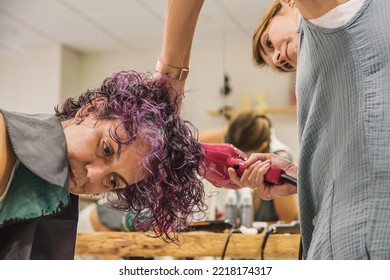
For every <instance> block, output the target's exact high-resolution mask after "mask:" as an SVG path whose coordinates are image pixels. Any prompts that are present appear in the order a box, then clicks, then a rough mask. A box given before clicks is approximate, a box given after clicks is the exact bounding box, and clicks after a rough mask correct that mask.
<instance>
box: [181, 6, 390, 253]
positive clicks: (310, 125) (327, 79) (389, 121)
mask: <svg viewBox="0 0 390 280" xmlns="http://www.w3.org/2000/svg"><path fill="white" fill-rule="evenodd" d="M183 2H184V1H183ZM185 2H186V3H187V2H191V3H192V2H194V1H185ZM199 2H202V1H199ZM389 11H390V3H389V1H388V0H350V1H347V0H328V1H322V0H311V1H310V0H305V1H303V0H301V1H299V0H296V1H295V2H294V1H292V0H276V1H274V3H273V4H272V5H271V6H270V8H269V9H268V11H267V12H266V14H265V15H264V17H263V19H262V20H261V22H260V24H259V27H258V29H257V30H256V32H255V35H254V37H253V52H254V57H255V60H256V62H257V63H258V64H259V65H267V66H269V67H271V68H273V69H277V70H278V71H282V72H291V71H297V73H296V75H297V81H296V82H297V88H296V93H297V101H298V102H297V104H298V123H299V139H300V147H301V151H300V155H299V174H298V167H297V166H296V165H294V164H292V163H291V162H289V161H286V160H284V159H283V158H281V157H277V156H276V155H273V154H252V155H251V157H250V158H249V160H248V162H247V163H246V165H247V170H246V171H245V172H244V174H243V176H242V177H241V178H238V177H237V176H236V173H235V172H234V170H233V169H231V170H229V172H230V175H231V179H232V180H233V181H234V182H235V183H237V184H241V185H243V186H244V185H248V184H249V185H252V186H254V187H257V191H258V192H259V193H260V195H261V197H262V198H263V199H273V198H276V197H281V196H288V195H292V194H295V193H296V192H297V191H298V199H299V207H300V211H299V213H300V221H301V232H302V242H303V257H304V258H305V259H390V209H389V207H388V205H389V203H390V187H389V186H390V172H389V170H390V149H389V148H388V147H389V143H388V139H390V110H389V109H388V108H389V107H390V95H389V92H390V79H389V78H388V73H390V33H389V32H388V26H390V17H389V16H388V15H389ZM197 13H198V9H195V10H194V14H197ZM176 36H179V37H180V36H181V34H176ZM271 165H272V166H278V167H280V168H282V169H283V170H285V171H286V173H287V174H289V175H291V176H294V177H298V188H297V189H296V188H295V186H292V185H290V184H287V183H284V184H281V185H272V186H271V185H268V184H264V181H263V174H264V172H265V171H267V170H268V168H269V167H270V166H271Z"/></svg>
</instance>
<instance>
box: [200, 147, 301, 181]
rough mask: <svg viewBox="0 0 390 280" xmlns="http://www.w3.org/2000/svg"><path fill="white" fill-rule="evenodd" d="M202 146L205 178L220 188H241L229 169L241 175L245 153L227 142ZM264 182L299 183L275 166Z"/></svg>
mask: <svg viewBox="0 0 390 280" xmlns="http://www.w3.org/2000/svg"><path fill="white" fill-rule="evenodd" d="M202 147H203V149H204V150H205V158H204V164H205V168H206V170H205V172H204V177H205V179H206V180H207V181H209V182H210V183H212V184H213V185H214V186H216V187H219V188H225V189H239V188H240V187H239V186H237V185H236V184H235V183H233V182H232V181H231V180H230V177H229V173H228V171H227V170H228V168H229V167H232V168H234V169H235V170H236V173H237V175H238V176H241V175H242V173H244V171H245V166H244V161H245V160H246V159H247V158H246V155H245V153H244V152H243V151H241V150H239V149H237V148H236V147H234V146H233V145H231V144H225V143H223V144H220V143H218V144H215V143H213V144H206V143H202ZM264 182H266V183H269V184H276V185H280V184H282V183H283V182H287V183H290V184H292V185H295V186H296V185H297V182H296V179H295V178H293V177H291V176H289V175H287V174H286V173H285V171H284V170H282V169H280V168H278V167H275V166H271V167H270V169H269V170H268V171H267V173H266V174H265V175H264Z"/></svg>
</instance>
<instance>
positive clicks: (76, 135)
mask: <svg viewBox="0 0 390 280" xmlns="http://www.w3.org/2000/svg"><path fill="white" fill-rule="evenodd" d="M118 124H119V120H113V119H111V120H104V119H103V120H99V121H96V119H95V118H94V117H93V116H92V115H88V116H87V117H86V118H84V120H83V121H82V122H81V123H80V124H78V125H77V124H76V123H75V122H74V121H73V122H72V121H71V122H69V124H68V125H66V126H65V127H64V133H65V137H66V142H67V149H68V160H69V169H70V170H69V191H70V192H72V193H75V194H96V193H104V192H108V191H112V190H114V189H118V188H125V187H126V186H128V185H131V184H134V183H136V182H139V181H141V180H143V179H145V176H146V173H145V171H144V170H143V168H142V164H141V161H142V158H143V156H144V155H146V153H147V151H148V150H147V148H146V147H145V145H144V143H142V140H141V139H139V138H138V139H137V140H136V141H135V142H134V143H132V144H129V145H121V144H118V143H116V142H115V141H114V140H113V139H112V138H111V136H110V131H115V129H116V127H117V126H118ZM116 132H117V134H118V135H119V136H120V137H121V139H125V138H126V133H125V130H124V127H123V125H120V126H119V127H118V129H117V130H116Z"/></svg>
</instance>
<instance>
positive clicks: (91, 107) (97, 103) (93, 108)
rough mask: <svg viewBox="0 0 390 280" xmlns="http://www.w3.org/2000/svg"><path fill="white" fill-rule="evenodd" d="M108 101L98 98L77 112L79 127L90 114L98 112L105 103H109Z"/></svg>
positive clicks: (76, 117) (104, 98)
mask: <svg viewBox="0 0 390 280" xmlns="http://www.w3.org/2000/svg"><path fill="white" fill-rule="evenodd" d="M107 101H108V99H107V98H106V97H98V98H95V99H94V100H92V101H91V102H89V103H87V104H85V105H84V106H83V107H81V108H80V109H79V110H78V111H77V113H76V115H75V120H76V124H77V125H79V124H80V123H81V122H82V121H83V120H84V118H86V117H88V116H89V115H90V114H94V113H96V112H98V111H99V110H100V109H101V108H102V106H103V105H104V103H107Z"/></svg>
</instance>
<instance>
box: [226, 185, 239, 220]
mask: <svg viewBox="0 0 390 280" xmlns="http://www.w3.org/2000/svg"><path fill="white" fill-rule="evenodd" d="M237 210H238V209H237V194H236V191H235V190H228V193H227V195H226V203H225V219H226V220H229V221H230V222H231V223H232V224H233V226H234V227H236V226H237V225H236V222H237V216H238V211H237Z"/></svg>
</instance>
